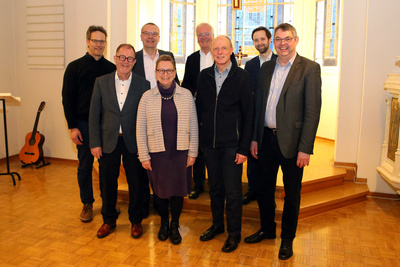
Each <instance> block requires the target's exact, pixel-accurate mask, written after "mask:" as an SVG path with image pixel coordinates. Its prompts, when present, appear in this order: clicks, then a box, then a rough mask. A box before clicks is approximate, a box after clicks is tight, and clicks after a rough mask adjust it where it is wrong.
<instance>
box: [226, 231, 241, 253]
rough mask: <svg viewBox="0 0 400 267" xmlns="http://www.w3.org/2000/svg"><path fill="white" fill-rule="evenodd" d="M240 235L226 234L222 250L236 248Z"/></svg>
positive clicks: (228, 250)
mask: <svg viewBox="0 0 400 267" xmlns="http://www.w3.org/2000/svg"><path fill="white" fill-rule="evenodd" d="M240 240H241V237H240V235H238V236H231V235H230V236H228V239H227V240H226V242H225V244H224V245H223V247H222V252H226V253H229V252H232V251H234V250H235V249H237V247H238V245H239V243H240Z"/></svg>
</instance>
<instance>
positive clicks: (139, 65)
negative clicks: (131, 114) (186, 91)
mask: <svg viewBox="0 0 400 267" xmlns="http://www.w3.org/2000/svg"><path fill="white" fill-rule="evenodd" d="M140 39H141V40H142V43H143V49H142V50H140V51H138V52H137V53H136V63H135V66H133V72H134V73H135V74H137V75H139V76H140V77H143V78H145V79H146V80H148V81H149V82H150V88H154V87H156V85H157V80H156V76H155V69H156V61H157V59H158V57H159V56H160V55H170V56H171V57H172V58H173V59H174V60H175V58H174V54H172V53H171V52H169V51H164V50H161V49H157V44H158V42H159V41H160V29H159V28H158V26H157V25H156V24H154V23H152V22H149V23H146V24H145V25H144V26H143V27H142V30H141V34H140ZM175 82H176V83H177V84H179V85H180V84H181V83H180V81H179V78H178V74H176V76H175ZM142 197H143V205H144V218H147V217H148V216H149V205H150V186H149V182H148V180H147V182H146V183H143V188H142Z"/></svg>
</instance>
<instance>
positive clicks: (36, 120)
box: [32, 111, 40, 136]
mask: <svg viewBox="0 0 400 267" xmlns="http://www.w3.org/2000/svg"><path fill="white" fill-rule="evenodd" d="M39 117H40V111H38V112H37V114H36V119H35V125H34V126H33V130H32V136H35V134H36V132H37V126H38V124H39Z"/></svg>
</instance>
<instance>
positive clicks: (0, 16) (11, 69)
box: [0, 0, 33, 171]
mask: <svg viewBox="0 0 400 267" xmlns="http://www.w3.org/2000/svg"><path fill="white" fill-rule="evenodd" d="M13 10H14V7H13V0H4V1H2V2H1V8H0V23H1V25H2V27H1V28H0V48H1V49H0V62H2V64H0V81H1V84H0V92H1V93H12V94H13V95H14V96H18V90H17V88H16V75H17V71H16V65H15V54H16V53H17V52H16V48H15V46H14V44H15V25H14V12H13ZM0 104H1V105H0V116H1V117H0V158H4V157H5V155H6V151H5V145H4V127H3V125H4V124H3V114H4V112H3V106H2V104H3V103H2V102H0ZM18 110H19V106H9V105H7V107H6V111H7V112H6V116H7V126H8V131H7V132H8V145H9V154H10V155H14V154H17V153H19V149H20V147H19V138H18V124H17V123H15V122H16V121H18ZM31 127H33V121H32V123H31ZM31 130H32V129H31ZM23 138H24V137H23ZM3 171H4V170H3Z"/></svg>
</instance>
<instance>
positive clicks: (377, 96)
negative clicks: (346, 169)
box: [335, 0, 400, 193]
mask: <svg viewBox="0 0 400 267" xmlns="http://www.w3.org/2000/svg"><path fill="white" fill-rule="evenodd" d="M384 3H385V4H384V5H383V3H382V1H379V0H370V1H364V0H353V1H344V14H343V24H342V25H343V31H342V47H343V48H342V56H341V62H342V64H341V71H340V95H339V113H338V114H339V118H338V119H339V120H338V132H337V141H336V155H335V161H338V162H350V163H357V165H358V175H357V176H358V177H360V178H367V179H368V187H369V189H370V190H371V191H372V192H383V193H393V191H392V190H391V189H390V188H389V187H388V186H387V185H386V184H385V183H384V182H383V180H382V179H381V178H380V176H379V175H378V174H377V172H376V167H377V166H379V165H380V157H381V145H382V143H383V139H384V126H385V116H386V113H385V112H386V109H385V95H386V93H385V91H384V89H383V84H384V82H385V80H386V78H387V74H388V73H390V72H400V69H399V68H398V67H396V66H395V61H394V58H395V56H398V55H400V47H399V45H398V44H399V43H400V36H399V35H398V34H396V33H397V30H395V29H396V25H399V24H400V17H399V16H398V15H397V11H398V10H400V2H399V1H397V0H387V1H385V2H384ZM354 14H357V16H355V15H354Z"/></svg>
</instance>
